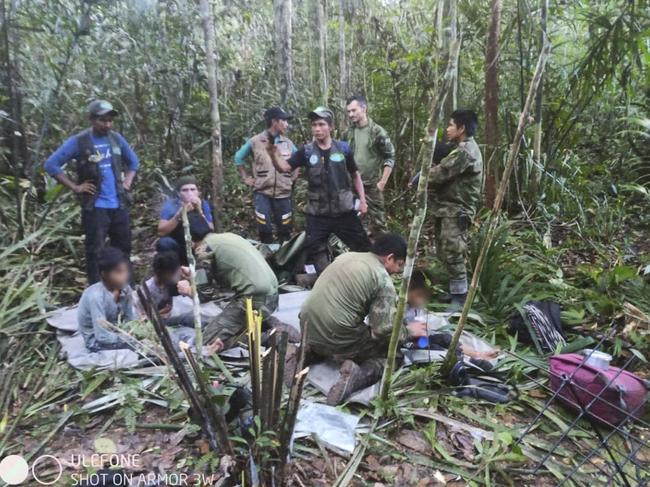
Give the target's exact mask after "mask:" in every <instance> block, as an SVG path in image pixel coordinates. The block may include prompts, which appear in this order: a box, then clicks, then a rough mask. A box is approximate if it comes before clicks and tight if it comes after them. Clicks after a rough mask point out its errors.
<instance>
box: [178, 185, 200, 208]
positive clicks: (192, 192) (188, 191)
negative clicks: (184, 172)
mask: <svg viewBox="0 0 650 487" xmlns="http://www.w3.org/2000/svg"><path fill="white" fill-rule="evenodd" d="M178 197H179V198H180V199H181V201H182V202H183V203H191V202H192V201H194V200H195V199H197V198H198V197H199V188H197V187H196V184H185V185H183V186H181V189H179V190H178Z"/></svg>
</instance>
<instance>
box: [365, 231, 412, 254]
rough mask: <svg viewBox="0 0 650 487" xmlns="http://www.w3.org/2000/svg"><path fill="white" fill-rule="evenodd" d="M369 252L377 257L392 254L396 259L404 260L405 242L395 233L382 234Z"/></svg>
mask: <svg viewBox="0 0 650 487" xmlns="http://www.w3.org/2000/svg"><path fill="white" fill-rule="evenodd" d="M370 251H371V252H372V253H373V254H375V255H379V256H386V255H390V254H393V256H394V257H395V258H396V259H399V260H404V259H406V240H404V237H402V236H401V235H399V234H397V233H384V234H383V235H380V236H379V237H377V239H376V240H375V242H374V243H373V244H372V247H371V248H370Z"/></svg>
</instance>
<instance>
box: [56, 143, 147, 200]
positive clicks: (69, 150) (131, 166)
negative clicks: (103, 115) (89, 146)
mask: <svg viewBox="0 0 650 487" xmlns="http://www.w3.org/2000/svg"><path fill="white" fill-rule="evenodd" d="M114 134H115V135H116V136H117V140H118V142H119V147H120V150H121V151H122V161H123V164H124V167H125V169H126V170H129V171H137V170H138V167H140V161H138V156H136V155H135V152H133V149H131V147H130V146H129V144H128V142H127V141H126V140H125V139H124V137H122V136H121V135H120V134H118V133H115V132H114ZM90 139H91V140H92V142H93V146H94V149H95V153H96V154H99V156H100V157H101V159H100V160H99V162H98V163H97V166H98V168H99V170H100V172H101V180H102V184H101V186H100V187H99V188H97V199H96V200H95V208H119V207H120V201H119V198H118V195H117V182H116V181H115V175H114V174H113V168H112V163H113V154H112V151H111V140H110V138H109V136H108V135H95V134H92V133H91V135H90ZM80 156H81V154H79V144H78V142H77V136H76V135H73V136H72V137H70V138H69V139H68V140H66V141H65V142H64V143H63V145H61V147H59V148H58V149H57V150H56V151H55V152H54V153H53V154H52V155H51V156H50V157H49V159H48V160H47V161H45V171H47V173H48V174H49V175H50V176H55V175H57V174H59V173H60V172H62V171H63V166H64V165H65V164H67V163H68V162H69V161H70V160H71V159H78V158H79V157H80Z"/></svg>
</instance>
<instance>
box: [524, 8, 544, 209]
mask: <svg viewBox="0 0 650 487" xmlns="http://www.w3.org/2000/svg"><path fill="white" fill-rule="evenodd" d="M541 4H542V5H541V13H540V32H539V42H540V45H543V44H544V39H545V37H546V21H547V16H548V0H541ZM543 100H544V75H543V74H542V78H541V79H540V81H539V86H538V87H537V93H536V94H535V115H534V117H535V131H534V134H533V168H532V177H531V180H530V187H529V194H530V198H531V199H530V200H529V201H531V202H532V201H534V200H535V198H536V196H537V191H538V190H539V185H540V182H541V177H542V167H541V166H542V102H543Z"/></svg>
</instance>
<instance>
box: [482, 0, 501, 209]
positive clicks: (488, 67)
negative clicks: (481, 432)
mask: <svg viewBox="0 0 650 487" xmlns="http://www.w3.org/2000/svg"><path fill="white" fill-rule="evenodd" d="M490 10H491V16H490V27H489V30H488V36H487V46H486V50H485V143H486V146H487V148H486V151H485V160H486V161H487V171H486V174H487V176H486V180H485V206H487V207H488V208H491V207H492V205H494V198H495V197H496V185H497V172H498V166H499V157H498V148H499V126H498V123H499V79H498V74H499V59H498V58H499V31H500V24H501V0H492V1H491V6H490Z"/></svg>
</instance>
